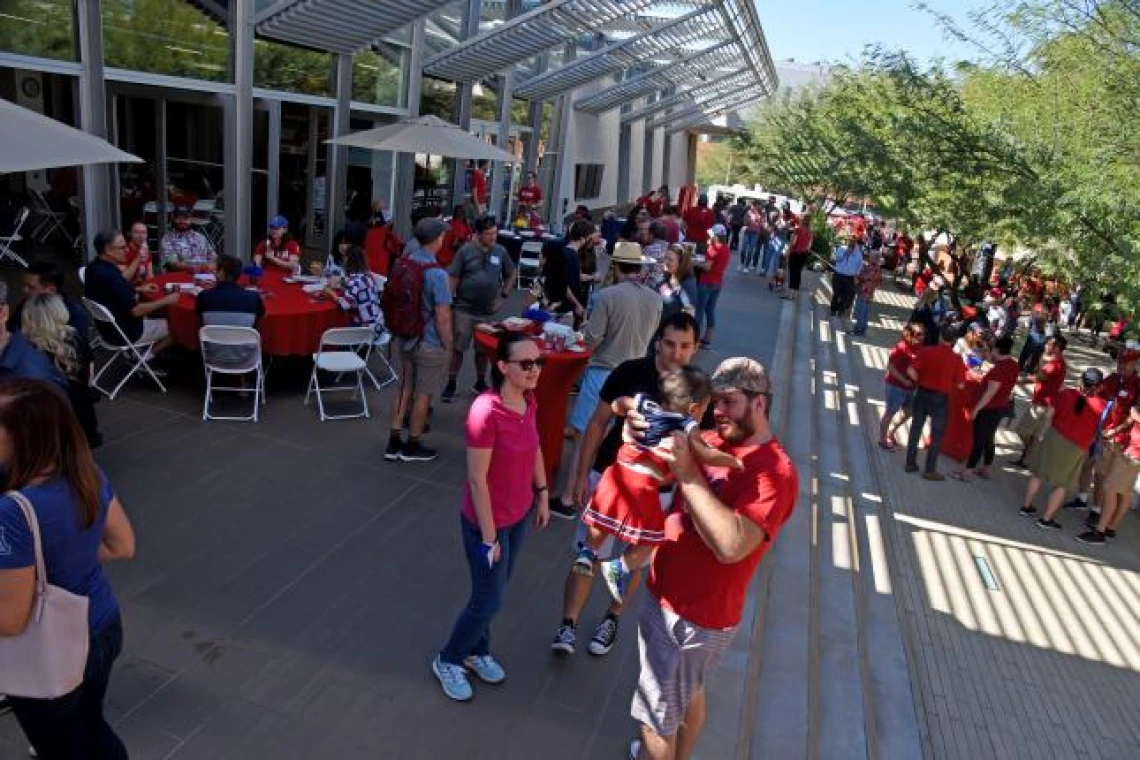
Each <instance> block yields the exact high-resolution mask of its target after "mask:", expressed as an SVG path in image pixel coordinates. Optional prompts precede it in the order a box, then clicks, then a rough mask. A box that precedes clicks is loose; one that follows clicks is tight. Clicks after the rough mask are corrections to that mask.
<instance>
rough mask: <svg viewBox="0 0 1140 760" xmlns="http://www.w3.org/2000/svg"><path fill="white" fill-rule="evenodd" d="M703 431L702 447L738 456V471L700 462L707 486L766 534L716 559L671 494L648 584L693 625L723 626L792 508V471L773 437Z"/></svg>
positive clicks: (733, 616)
mask: <svg viewBox="0 0 1140 760" xmlns="http://www.w3.org/2000/svg"><path fill="white" fill-rule="evenodd" d="M703 435H704V439H705V441H707V442H708V444H709V445H710V446H713V447H715V448H723V449H724V450H725V451H728V452H730V453H732V454H733V455H735V456H736V457H738V458H739V459H740V460H741V461H742V462H743V463H744V469H742V470H728V469H722V468H706V469H705V476H706V477H707V478H708V481H709V487H710V488H711V489H712V491H713V493H714V494H716V497H717V498H718V499H719V500H720V501H721V503H722V504H724V505H725V506H727V507H728V508H729V509H732V510H734V511H735V512H738V513H740V514H741V515H742V516H743V517H745V518H746V519H748V520H751V521H752V522H754V523H756V524H757V525H759V526H760V527H761V528H762V529H763V530H764V533H765V534H766V538H765V539H764V541H762V542H761V543H760V545H759V546H757V547H756V548H755V549H754V550H753V551H752V553H751V554H749V555H748V556H746V557H744V558H743V559H741V560H740V561H739V562H736V563H734V564H731V565H726V564H723V563H721V562H720V560H718V559H717V558H716V555H714V554H713V552H712V550H711V549H709V547H708V545H707V544H706V543H705V541H704V539H703V538H701V536H700V533H698V532H697V528H696V526H695V525H694V524H693V520H692V517H690V515H689V510H688V506H687V505H686V504H685V503H684V499H683V498H681V499H678V504H675V505H674V508H673V510H672V512H670V514H669V516H668V517H667V518H666V520H665V533H666V536H667V537H668V540H667V541H666V542H665V543H664V544H662V545H661V547H660V548H658V549H657V552H656V553H655V554H654V556H653V565H652V568H651V570H650V574H649V591H650V592H651V593H652V594H653V595H654V596H655V597H657V600H658V601H659V602H660V603H661V605H662V606H663V607H665V608H667V609H670V610H672V611H673V612H675V613H676V614H678V615H680V616H681V617H683V618H684V619H685V620H688V621H689V622H690V623H693V624H694V625H698V626H700V627H702V628H714V629H726V628H732V627H734V626H735V625H737V624H738V623H739V622H740V617H741V613H742V611H743V609H744V600H745V597H746V596H747V594H748V586H749V584H750V583H751V582H752V576H753V575H754V574H755V572H756V568H757V566H758V565H759V564H760V560H761V559H762V558H763V557H764V554H765V553H766V552H767V551H768V549H769V548H770V547H771V546H772V542H773V541H774V540H775V539H776V536H777V535H778V534H779V532H780V529H781V528H782V527H783V526H784V523H786V522H787V520H788V517H790V516H791V514H792V509H794V508H795V505H796V496H797V495H798V494H799V476H798V475H797V474H796V468H795V465H793V464H792V460H791V458H790V457H789V456H788V454H787V452H785V451H784V448H783V446H781V445H780V443H779V441H777V440H776V439H774V438H773V439H772V440H770V441H768V442H767V443H763V444H760V445H759V446H740V447H731V446H726V445H725V444H724V442H723V441H722V440H721V439H720V436H718V435H717V434H716V433H715V432H711V431H710V432H707V433H704V434H703Z"/></svg>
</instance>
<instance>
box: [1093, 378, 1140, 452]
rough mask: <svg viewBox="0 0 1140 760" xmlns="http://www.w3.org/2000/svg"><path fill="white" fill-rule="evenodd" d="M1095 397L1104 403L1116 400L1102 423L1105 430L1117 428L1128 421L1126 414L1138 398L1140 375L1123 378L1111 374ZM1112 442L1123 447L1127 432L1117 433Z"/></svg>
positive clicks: (1126, 439)
mask: <svg viewBox="0 0 1140 760" xmlns="http://www.w3.org/2000/svg"><path fill="white" fill-rule="evenodd" d="M1097 395H1098V396H1100V397H1101V398H1103V399H1104V400H1105V401H1109V400H1111V399H1116V403H1115V404H1113V405H1112V410H1111V411H1110V412H1109V413H1108V419H1106V420H1105V421H1104V426H1105V427H1106V428H1110V427H1117V426H1118V425H1120V424H1121V423H1122V422H1124V420H1126V419H1128V414H1129V413H1130V412H1131V410H1132V407H1133V406H1134V405H1135V404H1136V400H1137V398H1140V374H1133V375H1132V376H1131V377H1128V378H1123V377H1121V376H1120V373H1119V372H1113V373H1112V374H1111V375H1109V376H1108V377H1107V378H1105V381H1104V382H1103V383H1101V385H1100V390H1099V391H1097ZM1112 441H1113V443H1118V444H1120V445H1122V446H1123V445H1124V444H1125V443H1127V442H1128V432H1127V431H1121V432H1119V433H1117V434H1116V436H1114V437H1113V439H1112Z"/></svg>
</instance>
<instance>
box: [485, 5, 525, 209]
mask: <svg viewBox="0 0 1140 760" xmlns="http://www.w3.org/2000/svg"><path fill="white" fill-rule="evenodd" d="M521 9H522V2H521V0H507V4H506V7H505V8H504V13H503V17H504V19H503V20H504V21H509V20H510V19H512V18H514V17H515V16H517V15H519V11H520V10H521ZM514 87H515V73H514V67H513V66H512V67H511V68H509V69H507V70H506V71H503V72H500V73H499V132H498V134H497V135H496V136H495V145H496V146H497V147H498V148H499V149H500V150H506V149H507V145H508V144H509V143H510V141H511V99H512V93H513V92H514ZM510 167H511V164H508V163H505V162H498V163H496V164H495V169H494V173H493V175H492V178H493V180H494V183H493V184H492V185H491V197H490V198H489V199H488V201H489V202H490V211H491V213H492V214H494V215H495V218H497V219H504V218H505V219H506V221H505V224H507V225H509V224H510V223H511V220H510V218H509V213H508V212H509V211H510V208H511V199H510V198H504V195H506V194H507V193H509V190H505V189H504V186H506V187H507V188H509V187H510V171H511V169H510Z"/></svg>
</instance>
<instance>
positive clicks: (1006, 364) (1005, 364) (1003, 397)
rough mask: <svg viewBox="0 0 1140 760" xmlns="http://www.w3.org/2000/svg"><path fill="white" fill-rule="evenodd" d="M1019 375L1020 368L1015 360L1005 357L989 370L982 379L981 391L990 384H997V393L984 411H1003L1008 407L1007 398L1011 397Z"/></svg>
mask: <svg viewBox="0 0 1140 760" xmlns="http://www.w3.org/2000/svg"><path fill="white" fill-rule="evenodd" d="M1020 374H1021V367H1020V366H1019V365H1018V364H1017V360H1015V359H1010V358H1009V357H1006V358H1005V359H1002V360H1001V361H1000V362H998V363H997V364H995V365H994V366H993V367H991V368H990V371H989V372H987V373H986V376H985V377H983V378H982V390H983V391H984V390H985V389H986V387H987V386H988V385H989V384H990V383H998V385H999V386H1000V387H999V388H998V392H997V393H995V394H994V397H993V398H991V399H990V402H989V403H988V404H986V409H1004V408H1006V407H1007V406H1009V398H1010V396H1012V395H1013V388H1014V386H1015V385H1017V377H1018V375H1020Z"/></svg>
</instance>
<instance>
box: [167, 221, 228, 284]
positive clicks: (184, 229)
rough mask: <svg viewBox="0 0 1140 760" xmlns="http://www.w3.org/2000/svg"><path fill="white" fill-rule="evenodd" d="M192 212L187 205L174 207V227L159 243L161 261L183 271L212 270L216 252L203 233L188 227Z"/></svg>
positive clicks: (216, 257) (216, 256) (215, 263)
mask: <svg viewBox="0 0 1140 760" xmlns="http://www.w3.org/2000/svg"><path fill="white" fill-rule="evenodd" d="M192 214H193V211H192V210H191V208H190V207H189V206H175V207H174V229H172V230H171V231H170V232H168V233H166V234H165V235H163V236H162V242H161V243H160V244H159V250H160V251H161V252H162V263H163V264H164V265H166V266H167V267H168V268H169V269H176V270H179V271H183V272H195V273H197V272H213V271H214V268H215V267H216V266H217V261H218V254H217V253H215V252H214V246H212V245H210V241H209V240H207V239H206V236H205V235H203V234H202V233H201V232H198V231H197V230H192V229H190V223H191V216H192Z"/></svg>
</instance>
